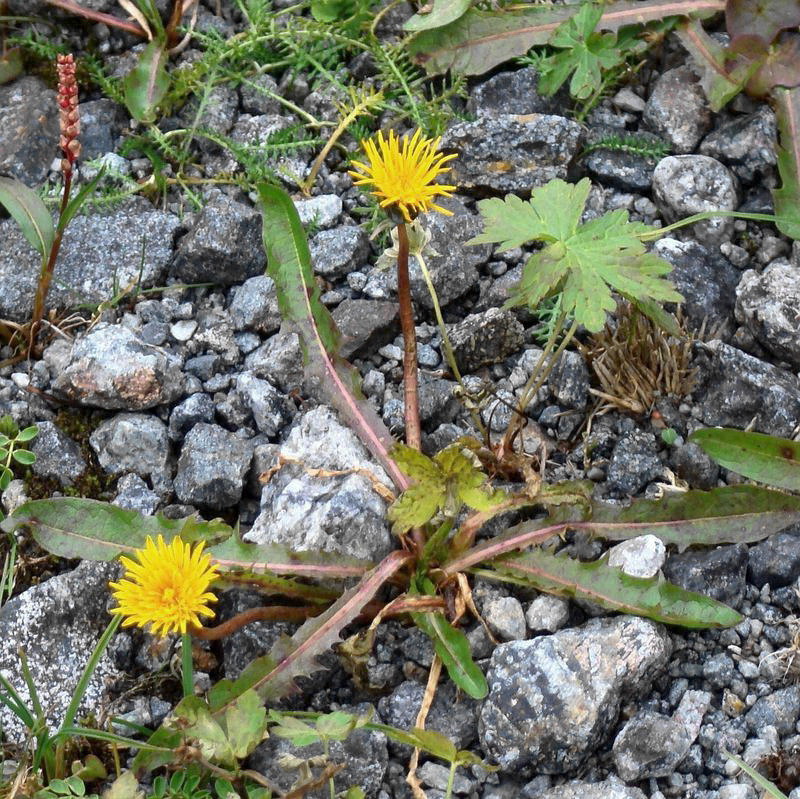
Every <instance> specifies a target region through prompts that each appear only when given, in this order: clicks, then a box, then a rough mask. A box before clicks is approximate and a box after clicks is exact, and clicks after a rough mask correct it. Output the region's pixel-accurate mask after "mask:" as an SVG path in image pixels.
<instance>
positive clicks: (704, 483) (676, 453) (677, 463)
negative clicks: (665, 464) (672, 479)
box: [670, 443, 719, 491]
mask: <svg viewBox="0 0 800 799" xmlns="http://www.w3.org/2000/svg"><path fill="white" fill-rule="evenodd" d="M670 465H671V466H672V468H673V469H674V470H675V473H676V474H677V475H678V477H680V478H681V480H686V482H687V483H688V484H689V487H690V488H698V489H701V490H702V491H709V490H710V489H712V488H716V485H717V480H718V478H719V466H718V465H717V462H716V461H715V460H714V459H713V458H712V457H711V456H710V455H707V454H706V453H705V452H704V451H703V450H702V449H700V447H698V446H697V444H692V443H689V444H682V445H681V446H679V447H675V448H674V449H673V450H672V453H671V454H670Z"/></svg>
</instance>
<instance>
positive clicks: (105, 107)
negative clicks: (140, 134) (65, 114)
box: [78, 97, 128, 161]
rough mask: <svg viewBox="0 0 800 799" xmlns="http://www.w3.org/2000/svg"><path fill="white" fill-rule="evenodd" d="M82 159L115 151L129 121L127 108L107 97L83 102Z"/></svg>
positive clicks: (81, 112)
mask: <svg viewBox="0 0 800 799" xmlns="http://www.w3.org/2000/svg"><path fill="white" fill-rule="evenodd" d="M78 111H79V113H80V116H81V136H80V141H81V161H89V160H91V159H93V158H98V157H99V156H101V155H105V154H106V153H111V152H114V150H115V149H116V147H117V143H118V141H119V138H120V131H121V130H122V128H123V127H124V126H125V125H126V124H127V123H128V115H127V113H126V112H125V109H124V108H123V107H122V106H121V105H119V104H118V103H115V102H114V101H113V100H109V99H107V98H105V97H102V98H100V99H99V100H90V101H89V102H87V103H81V104H80V105H79V107H78Z"/></svg>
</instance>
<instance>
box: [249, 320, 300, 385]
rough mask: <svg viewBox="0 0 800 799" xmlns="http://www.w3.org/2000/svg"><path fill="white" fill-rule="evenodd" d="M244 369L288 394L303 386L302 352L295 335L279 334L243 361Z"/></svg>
mask: <svg viewBox="0 0 800 799" xmlns="http://www.w3.org/2000/svg"><path fill="white" fill-rule="evenodd" d="M244 366H245V369H247V370H248V371H250V372H252V373H253V374H254V375H255V376H256V377H261V378H265V379H268V380H269V381H270V382H271V383H273V384H274V385H275V386H277V387H278V388H279V389H280V390H281V391H283V392H284V393H286V394H288V393H289V392H290V391H293V390H295V389H297V388H299V387H300V386H301V385H302V384H303V351H302V349H301V348H300V338H299V337H298V335H297V333H290V332H283V331H282V332H280V333H276V334H275V335H274V336H272V337H271V338H269V339H268V340H267V341H265V342H264V343H263V344H262V345H261V346H260V347H259V348H258V349H255V350H253V351H252V352H251V353H249V354H248V355H247V357H246V358H245V359H244Z"/></svg>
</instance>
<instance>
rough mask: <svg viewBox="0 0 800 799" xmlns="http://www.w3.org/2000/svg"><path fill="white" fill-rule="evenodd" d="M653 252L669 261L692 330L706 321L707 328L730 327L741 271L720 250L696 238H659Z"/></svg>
mask: <svg viewBox="0 0 800 799" xmlns="http://www.w3.org/2000/svg"><path fill="white" fill-rule="evenodd" d="M653 252H655V254H656V255H659V256H660V257H661V258H664V259H665V260H666V261H669V262H670V263H671V264H672V266H673V269H672V271H671V272H670V273H669V279H670V280H671V281H672V283H674V285H675V288H676V289H678V291H679V292H680V293H681V294H682V295H683V297H684V301H683V303H682V306H683V311H684V314H685V317H686V319H687V321H688V322H689V323H690V325H691V327H693V328H694V329H695V330H699V329H700V327H701V326H702V325H703V323H705V325H706V329H707V330H722V329H726V328H730V326H731V323H732V317H733V307H734V303H735V302H736V284H737V283H738V282H739V277H740V272H739V271H738V270H737V269H736V268H735V267H734V266H733V265H732V264H731V263H730V261H728V260H727V258H724V257H723V256H722V255H720V253H719V248H716V247H710V248H708V249H706V248H705V247H704V246H703V245H702V244H698V243H697V242H696V241H678V239H673V238H670V237H666V238H663V239H659V240H658V241H657V242H656V243H655V245H654V246H653Z"/></svg>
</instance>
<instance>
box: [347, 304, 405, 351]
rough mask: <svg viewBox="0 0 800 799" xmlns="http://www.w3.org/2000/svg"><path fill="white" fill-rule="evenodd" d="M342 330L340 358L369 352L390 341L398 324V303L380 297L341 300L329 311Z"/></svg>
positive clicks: (397, 328)
mask: <svg viewBox="0 0 800 799" xmlns="http://www.w3.org/2000/svg"><path fill="white" fill-rule="evenodd" d="M333 321H334V322H336V326H337V327H338V328H339V332H340V333H341V334H342V342H341V345H340V347H339V352H340V354H341V356H342V357H343V358H346V359H348V360H349V359H350V358H352V357H354V356H363V355H369V354H371V353H373V352H375V351H376V350H377V349H378V348H379V347H382V346H383V345H384V344H388V343H389V342H390V341H392V340H393V339H394V337H395V335H396V333H397V331H398V330H399V327H400V306H399V305H398V304H397V303H396V302H386V301H384V300H351V299H347V300H343V301H342V302H340V303H339V305H337V306H336V310H334V312H333Z"/></svg>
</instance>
